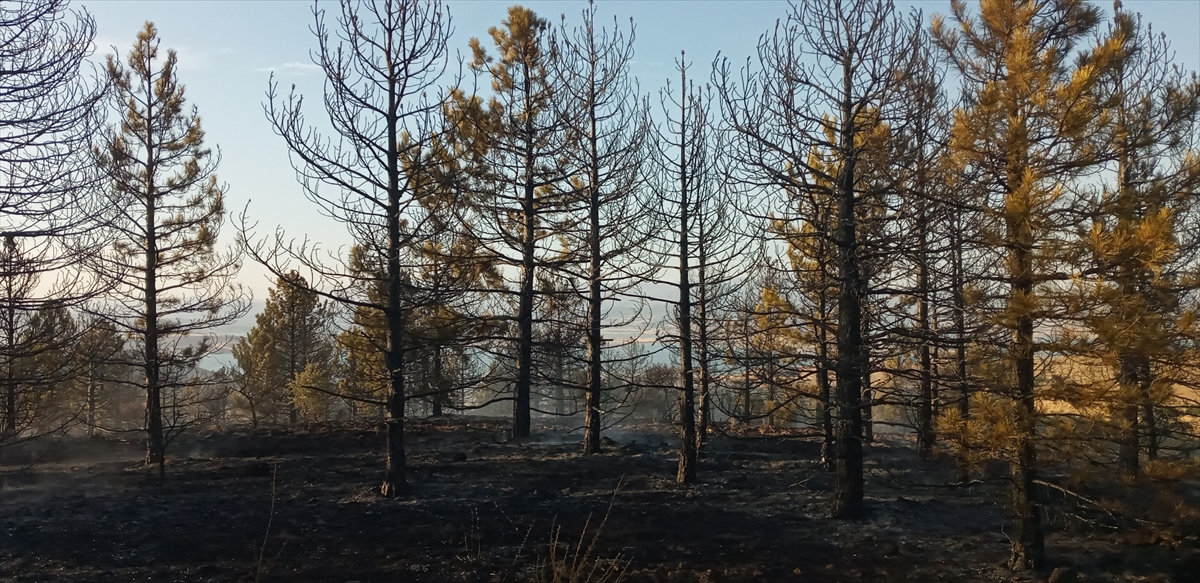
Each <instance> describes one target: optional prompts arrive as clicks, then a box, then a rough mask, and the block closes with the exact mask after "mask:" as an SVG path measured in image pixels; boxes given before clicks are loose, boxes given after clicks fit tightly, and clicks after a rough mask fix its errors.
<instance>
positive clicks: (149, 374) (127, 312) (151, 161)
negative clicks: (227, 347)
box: [96, 22, 249, 475]
mask: <svg viewBox="0 0 1200 583" xmlns="http://www.w3.org/2000/svg"><path fill="white" fill-rule="evenodd" d="M159 63H161V65H160V64H159ZM177 64H178V59H177V57H176V54H175V51H167V54H166V58H165V59H162V58H160V55H159V39H158V31H157V30H156V29H155V27H154V25H153V24H151V23H149V22H147V23H146V25H145V26H144V27H143V28H142V30H141V31H140V32H139V33H138V37H137V42H136V43H135V44H134V46H133V50H131V51H130V52H129V54H128V55H127V57H126V64H124V65H122V64H121V62H120V61H119V60H118V59H117V58H116V57H113V56H110V57H109V59H108V73H109V78H110V79H111V81H112V84H113V88H114V90H113V94H112V99H111V105H112V108H113V109H114V111H115V113H117V115H118V116H119V118H120V122H119V123H118V124H116V125H115V126H114V127H112V128H111V129H110V130H109V132H108V133H107V134H105V135H104V136H103V137H102V139H101V143H100V145H99V146H97V147H96V156H97V160H98V163H99V165H100V167H101V169H102V170H103V171H104V172H105V174H106V176H107V180H108V192H107V195H108V198H109V205H110V209H112V213H111V214H110V216H109V219H108V221H107V225H106V227H107V229H108V232H109V233H111V235H112V237H113V243H112V245H111V247H109V248H108V249H107V250H106V251H105V253H104V255H103V257H102V258H101V259H100V262H99V268H100V269H101V270H102V273H103V274H104V276H105V277H107V278H109V279H111V280H112V285H113V291H112V293H111V297H110V300H109V301H108V302H106V304H105V305H104V306H103V307H102V308H101V311H100V315H101V317H103V318H105V319H107V320H109V321H111V322H112V323H114V324H115V325H116V326H117V327H118V328H119V329H121V330H122V331H123V332H124V333H126V334H128V335H129V336H130V337H131V338H132V339H133V341H134V344H135V346H136V349H137V350H139V351H140V352H141V367H142V369H143V371H144V373H145V378H144V380H143V381H142V382H140V383H138V384H139V385H140V386H141V387H142V388H143V389H144V390H145V391H146V423H145V429H146V441H147V448H146V449H147V454H146V463H147V464H148V465H151V464H155V465H158V469H159V474H160V475H161V474H162V473H163V471H164V469H165V468H164V463H165V457H164V456H165V451H166V442H167V437H168V436H167V434H166V432H165V431H164V419H165V418H166V416H165V415H164V404H163V394H164V391H174V390H178V389H181V388H182V387H183V386H184V384H185V380H184V379H183V377H182V375H183V373H184V372H185V371H187V370H190V369H192V368H194V367H195V365H196V363H198V362H200V360H201V359H203V358H204V357H205V356H207V355H208V354H211V353H212V352H214V351H215V350H216V349H218V348H219V346H218V344H217V343H216V342H215V341H214V338H213V337H211V336H202V337H201V339H200V340H199V341H198V342H197V341H194V340H192V339H193V338H195V337H196V336H198V335H203V334H204V332H205V331H208V330H211V329H213V328H216V327H218V326H222V325H225V324H228V323H230V322H233V321H234V320H236V319H238V318H240V317H241V316H242V315H244V314H245V313H246V311H247V310H248V309H249V301H248V298H247V296H246V295H244V294H243V292H242V289H241V287H239V286H238V285H236V284H234V283H232V280H233V278H234V276H235V275H236V274H237V271H238V269H239V268H240V267H241V263H240V259H239V255H237V254H236V253H235V252H234V251H232V250H230V251H227V252H223V251H221V250H220V249H219V248H218V246H217V237H218V235H219V234H220V228H221V224H222V222H223V221H224V217H225V204H224V196H225V193H224V188H223V187H222V186H221V185H220V184H219V183H218V182H217V177H216V175H215V174H214V173H213V172H214V171H215V169H216V165H217V161H218V158H219V157H218V156H216V155H214V154H213V152H212V151H211V150H209V149H208V148H206V147H205V146H204V131H203V130H202V129H201V126H200V116H199V115H198V114H197V113H196V109H195V108H194V107H192V108H191V109H190V110H189V109H188V108H187V107H186V102H185V100H184V87H183V85H180V84H179V80H178V78H177V76H176V73H177ZM172 418H173V419H178V417H172Z"/></svg>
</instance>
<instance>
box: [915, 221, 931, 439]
mask: <svg viewBox="0 0 1200 583" xmlns="http://www.w3.org/2000/svg"><path fill="white" fill-rule="evenodd" d="M922 206H924V203H922ZM927 222H928V221H927V217H926V214H925V211H924V208H922V210H921V213H920V216H919V217H918V218H917V239H918V244H919V245H920V247H919V249H918V258H919V259H918V262H917V288H918V290H917V333H918V334H919V335H920V342H921V387H920V395H919V397H918V401H917V455H919V456H920V457H921V459H923V460H927V459H929V458H930V457H932V456H933V442H934V437H935V436H934V433H933V361H932V358H931V355H930V347H929V266H928V265H927V264H928V255H927V250H928V247H929V234H928V228H927V227H926V223H927Z"/></svg>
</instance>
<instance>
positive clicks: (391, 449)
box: [242, 0, 450, 497]
mask: <svg viewBox="0 0 1200 583" xmlns="http://www.w3.org/2000/svg"><path fill="white" fill-rule="evenodd" d="M337 4H338V8H337V11H336V16H335V26H336V30H335V31H333V32H331V31H330V26H329V24H328V23H327V22H326V17H325V11H324V10H322V9H321V8H320V7H318V6H314V8H313V18H314V25H313V28H312V31H313V33H314V36H315V37H316V40H317V43H318V48H317V50H315V51H314V52H313V62H314V64H316V65H317V66H318V67H319V68H320V71H321V73H322V75H323V76H324V77H325V94H324V105H325V107H324V111H325V112H326V113H327V114H328V116H329V124H330V127H332V130H333V132H334V134H335V135H336V138H334V139H329V137H328V135H327V134H326V133H325V132H324V130H323V129H317V128H314V127H313V126H311V125H310V124H309V122H308V121H307V120H306V118H305V110H304V108H303V105H304V101H303V98H302V97H301V96H300V95H298V94H297V93H295V91H293V92H292V93H291V94H289V95H288V96H287V97H282V96H280V95H279V94H278V85H277V84H276V83H275V82H274V81H272V83H271V85H270V89H269V90H268V94H267V99H268V103H267V104H266V113H267V117H268V118H269V119H270V121H271V124H272V125H273V127H274V130H275V132H276V133H277V134H279V135H280V136H281V137H282V138H283V140H284V142H285V143H286V144H287V147H288V150H289V152H290V153H291V156H292V162H293V167H294V168H295V169H296V172H297V175H298V176H299V178H300V181H301V183H302V185H303V187H304V194H305V196H306V197H307V198H308V199H309V200H310V201H311V202H312V203H313V204H315V205H317V206H318V207H320V208H321V209H322V211H323V212H324V213H325V214H327V215H328V216H331V217H332V218H333V219H335V220H337V221H338V222H340V223H342V224H343V225H344V226H345V228H346V229H347V231H348V232H349V233H350V235H351V236H352V237H353V238H354V240H355V241H354V242H355V244H354V246H353V248H352V251H351V253H350V254H349V255H346V256H333V257H331V256H329V255H328V254H326V253H324V251H323V250H321V249H320V248H319V245H314V244H312V242H310V241H308V240H305V241H303V242H300V243H297V244H292V243H291V241H290V240H289V239H288V238H287V237H286V236H285V235H284V233H283V232H282V230H276V233H275V236H274V237H268V238H265V239H258V240H255V237H254V234H253V233H250V232H249V229H250V227H249V226H248V225H243V233H242V236H243V240H244V241H245V242H246V247H247V249H248V251H249V253H250V254H251V255H252V256H253V257H254V259H255V260H256V261H258V262H260V263H262V264H263V265H265V266H267V267H268V268H269V269H270V270H271V271H272V272H273V273H275V275H277V276H279V275H283V274H285V273H287V272H288V271H291V270H292V269H294V268H296V269H297V270H298V271H300V272H302V273H303V274H304V275H305V276H306V277H307V280H308V285H309V290H310V291H313V292H316V293H319V294H321V295H322V296H324V297H326V298H328V299H331V300H333V301H335V302H337V303H338V304H340V305H343V306H346V307H348V308H349V309H352V310H359V309H361V310H363V311H365V312H369V314H361V316H363V317H366V318H372V319H373V318H381V320H382V321H383V323H384V324H385V326H386V334H385V336H384V338H385V340H386V341H385V342H384V344H383V345H382V346H381V347H380V348H381V349H382V351H381V355H382V357H383V359H384V362H385V366H386V370H387V378H388V390H387V397H386V404H387V413H386V414H387V425H386V427H387V429H386V434H387V436H386V440H387V445H386V454H385V459H384V463H385V469H384V477H383V483H382V484H381V486H380V491H381V492H382V493H383V495H384V496H387V497H394V496H397V495H399V494H400V493H401V492H402V491H403V490H404V488H405V487H406V480H407V478H406V476H407V466H406V463H405V449H404V416H405V407H406V403H407V398H408V392H409V391H408V390H407V389H406V382H407V381H408V379H409V376H410V375H409V373H410V371H409V364H410V362H409V360H410V357H411V356H412V354H410V350H409V348H410V347H409V346H408V344H407V341H408V338H409V337H410V332H411V331H410V330H409V326H410V324H411V322H410V321H409V320H408V318H409V316H411V314H412V310H413V308H414V307H417V306H420V305H422V303H423V302H425V301H426V298H424V297H422V296H419V295H417V294H414V293H411V292H413V287H412V285H411V282H412V277H413V271H414V270H415V269H417V268H418V267H419V266H420V265H421V263H422V262H423V259H422V257H421V254H420V253H419V250H418V249H419V247H420V246H421V245H422V242H423V241H425V240H427V239H429V238H430V237H431V230H434V229H436V228H437V227H438V223H436V222H434V221H430V220H428V219H429V214H428V212H427V211H426V210H425V209H424V208H423V207H422V206H421V205H420V204H419V199H420V197H421V196H422V194H423V193H424V192H426V190H427V187H426V185H427V184H428V183H430V182H431V181H434V180H436V179H437V172H436V170H435V168H433V167H431V164H427V163H425V159H424V158H423V157H422V156H420V155H418V154H420V153H421V152H424V151H426V150H427V149H429V148H430V147H431V144H432V143H433V142H434V140H435V139H436V138H437V137H438V136H440V135H442V134H443V133H444V132H443V128H442V126H441V124H442V121H443V120H442V109H443V106H444V104H445V99H444V96H442V95H441V90H440V88H439V87H438V84H439V83H441V82H442V80H441V74H442V73H443V72H444V71H445V69H446V65H447V59H448V57H449V49H448V44H447V43H448V41H449V34H450V30H449V24H450V23H449V15H448V13H447V11H446V9H445V6H444V5H443V4H442V3H441V2H440V1H438V0H365V1H357V0H341V1H339V2H338V3H337ZM434 96H438V97H434ZM381 292H382V293H381Z"/></svg>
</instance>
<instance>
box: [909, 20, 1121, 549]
mask: <svg viewBox="0 0 1200 583" xmlns="http://www.w3.org/2000/svg"><path fill="white" fill-rule="evenodd" d="M951 12H952V19H953V21H954V22H955V23H957V24H958V26H957V27H956V30H951V29H950V28H949V27H947V26H946V24H945V20H944V19H943V18H941V17H940V16H939V17H935V18H934V21H933V35H934V37H935V38H936V39H937V42H938V44H939V45H940V46H941V47H942V49H943V50H944V51H945V54H946V56H947V58H948V59H950V61H951V63H952V64H953V66H954V68H955V69H956V70H957V72H958V73H959V74H960V75H962V77H963V78H964V80H965V82H966V83H967V86H968V87H969V88H970V89H969V90H970V91H971V92H972V102H971V104H970V105H969V106H968V107H964V108H962V109H960V110H958V111H957V112H956V114H955V119H954V126H953V129H952V132H951V136H950V151H951V154H952V156H953V157H954V160H955V162H956V166H957V168H958V170H959V172H961V173H963V174H967V173H973V174H974V175H975V176H977V180H978V182H979V183H980V184H982V185H988V186H987V188H988V190H989V192H988V196H989V200H988V204H989V208H988V209H987V213H988V214H987V218H988V220H990V221H994V228H992V229H991V231H992V232H993V233H995V241H994V244H995V245H996V246H998V247H999V248H1002V249H1003V250H1005V252H1006V257H1004V260H1003V263H1002V264H1001V265H1002V266H1003V273H1002V276H1001V282H1002V283H1001V284H1000V285H1001V286H1002V287H1003V288H1005V289H1006V292H1007V297H1005V298H1004V299H1003V300H1002V301H1001V302H1000V305H999V306H998V308H997V309H996V310H994V311H992V312H991V314H990V318H991V322H992V323H993V324H994V325H995V326H996V327H997V328H999V329H1001V330H1003V331H1005V332H1006V333H1007V334H1008V338H1007V339H1006V340H1004V341H1003V343H1002V344H1001V345H1000V346H999V347H997V348H996V350H995V351H994V352H995V356H996V357H997V358H999V359H1002V360H999V361H995V362H994V364H993V366H991V367H990V368H991V370H992V371H993V372H992V374H994V375H995V377H994V378H989V379H987V381H986V382H987V384H988V385H990V386H998V387H1002V388H1001V389H1000V390H999V391H998V392H999V394H1000V395H1001V396H1002V397H1003V398H1004V399H1006V400H1007V403H1008V404H1009V405H1010V407H1011V408H1010V409H1009V410H1008V414H1009V416H1010V417H1011V419H1010V422H1011V427H1012V431H1011V435H1009V436H1008V442H1009V443H1011V444H1012V446H1011V448H1009V451H1008V457H1009V463H1010V467H1011V473H1012V510H1013V520H1014V529H1013V531H1012V533H1011V534H1010V535H1009V536H1010V538H1011V539H1012V554H1011V556H1010V559H1009V564H1010V566H1011V567H1012V568H1014V569H1018V570H1025V569H1039V568H1041V566H1042V565H1043V562H1044V557H1045V544H1044V535H1043V526H1042V509H1041V502H1040V499H1039V496H1038V493H1037V491H1036V490H1035V488H1036V485H1035V482H1036V480H1037V463H1038V462H1037V433H1036V427H1037V412H1038V411H1037V400H1038V385H1037V379H1036V377H1035V368H1034V367H1035V362H1036V361H1037V350H1038V342H1037V340H1036V339H1035V335H1034V333H1035V329H1036V328H1037V326H1038V324H1039V322H1044V321H1046V320H1048V319H1049V316H1050V315H1051V314H1053V313H1054V303H1055V302H1054V301H1053V299H1052V297H1050V296H1052V295H1053V293H1054V288H1053V287H1052V286H1048V285H1047V282H1049V281H1051V280H1053V279H1055V270H1054V265H1055V264H1056V262H1057V261H1060V260H1061V259H1062V256H1061V255H1060V253H1061V251H1062V245H1059V244H1057V239H1058V238H1059V237H1062V236H1063V233H1064V231H1069V229H1071V228H1072V227H1073V226H1074V225H1073V223H1077V221H1078V220H1079V219H1078V216H1077V215H1073V214H1072V213H1061V212H1056V211H1059V210H1061V209H1067V208H1071V207H1072V204H1073V203H1074V202H1075V201H1073V200H1071V197H1070V196H1069V190H1068V188H1069V186H1070V181H1071V180H1072V179H1073V178H1074V177H1075V176H1077V175H1078V174H1080V173H1081V172H1084V171H1087V170H1088V169H1091V168H1093V167H1094V166H1095V165H1096V164H1097V162H1098V161H1099V155H1100V152H1098V151H1097V148H1096V147H1095V146H1094V144H1093V143H1091V142H1090V140H1091V138H1092V136H1094V135H1095V134H1096V133H1097V132H1099V131H1100V130H1101V129H1103V128H1104V127H1105V126H1106V125H1107V123H1108V116H1107V115H1106V114H1104V112H1103V111H1100V110H1099V107H1098V106H1099V104H1098V103H1097V102H1096V99H1095V97H1096V96H1095V92H1094V90H1095V88H1096V86H1097V84H1098V83H1099V82H1100V80H1101V79H1102V76H1103V72H1104V71H1105V70H1106V69H1107V68H1108V67H1110V66H1111V63H1112V62H1113V61H1114V59H1115V58H1116V57H1117V56H1118V54H1119V51H1120V49H1121V41H1120V40H1118V39H1112V38H1109V39H1101V40H1100V41H1099V42H1098V43H1097V45H1096V46H1094V47H1090V48H1089V49H1088V50H1080V49H1078V48H1077V47H1078V44H1079V43H1080V42H1082V41H1084V40H1085V39H1086V37H1087V35H1089V34H1091V32H1092V31H1093V30H1094V29H1095V28H1096V25H1097V24H1098V22H1099V17H1100V13H1099V10H1098V9H1097V8H1095V7H1092V6H1088V5H1086V4H1084V3H1083V2H1082V1H1081V0H1064V1H1062V2H1053V3H1044V2H1036V1H1033V0H1011V1H996V2H985V3H983V4H982V5H981V6H980V9H979V13H978V14H977V15H976V14H971V13H970V12H968V9H967V6H966V4H965V3H964V2H962V1H961V0H955V1H954V2H953V3H952V6H951ZM1098 111H1100V114H1099V115H1098V114H1097V112H1098ZM1073 217H1074V218H1073Z"/></svg>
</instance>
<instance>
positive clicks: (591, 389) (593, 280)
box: [583, 71, 604, 455]
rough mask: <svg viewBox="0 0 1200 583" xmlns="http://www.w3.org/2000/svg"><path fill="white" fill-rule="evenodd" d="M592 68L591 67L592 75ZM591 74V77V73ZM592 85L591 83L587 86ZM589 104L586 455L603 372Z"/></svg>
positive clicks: (595, 433) (595, 443) (596, 172)
mask: <svg viewBox="0 0 1200 583" xmlns="http://www.w3.org/2000/svg"><path fill="white" fill-rule="evenodd" d="M594 75H595V72H594V71H593V76H594ZM593 78H594V77H593ZM591 88H593V89H594V85H593V86H591ZM589 98H590V99H591V100H592V103H591V104H590V105H592V107H589V108H588V131H589V135H588V147H589V152H590V153H591V156H592V158H591V159H592V164H591V165H590V167H589V168H588V172H589V177H588V179H589V180H590V181H591V182H590V188H589V189H588V255H589V261H590V265H589V269H588V382H587V395H586V400H587V410H586V416H585V417H584V424H583V425H584V429H583V431H584V435H583V453H584V454H585V455H590V454H593V453H597V452H599V451H600V391H601V390H602V387H601V384H600V383H601V380H602V376H603V366H604V363H603V352H602V346H601V343H602V342H603V338H601V336H600V319H601V318H602V317H603V316H604V314H603V311H602V308H603V306H602V303H603V296H602V295H601V294H602V291H603V290H602V288H601V284H602V278H603V274H602V265H601V261H602V257H601V255H600V190H599V188H598V187H597V184H599V182H600V168H598V167H597V165H596V164H597V161H598V158H599V155H600V154H599V151H598V146H597V142H596V140H597V137H596V108H595V106H594V103H595V96H594V95H590V96H589Z"/></svg>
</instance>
